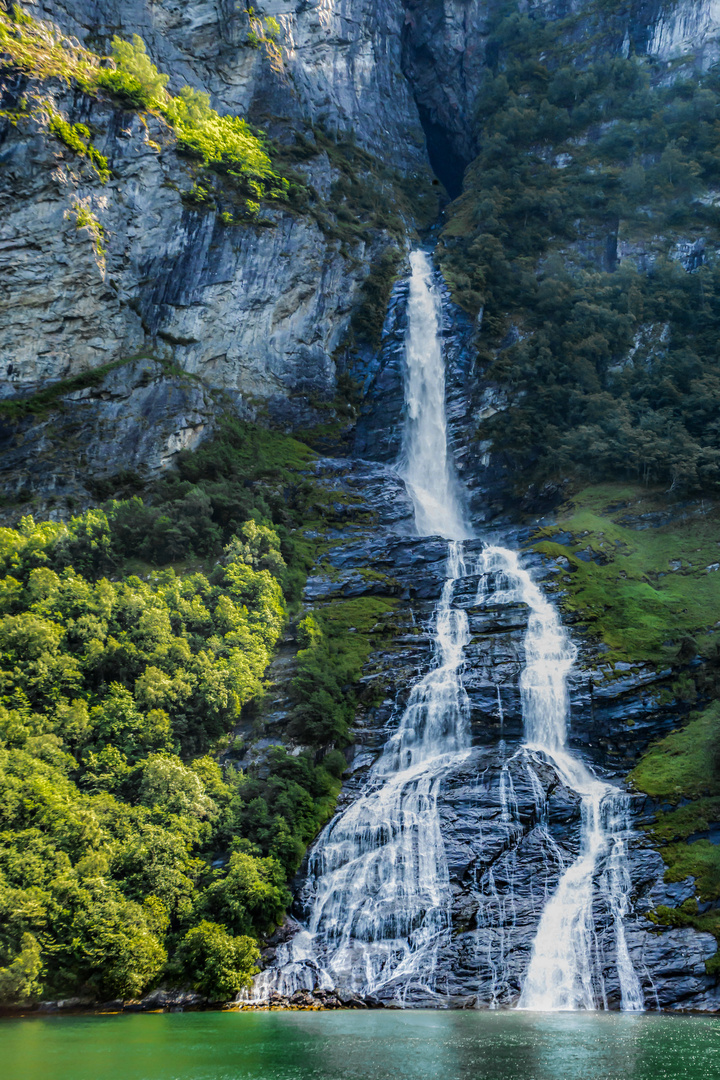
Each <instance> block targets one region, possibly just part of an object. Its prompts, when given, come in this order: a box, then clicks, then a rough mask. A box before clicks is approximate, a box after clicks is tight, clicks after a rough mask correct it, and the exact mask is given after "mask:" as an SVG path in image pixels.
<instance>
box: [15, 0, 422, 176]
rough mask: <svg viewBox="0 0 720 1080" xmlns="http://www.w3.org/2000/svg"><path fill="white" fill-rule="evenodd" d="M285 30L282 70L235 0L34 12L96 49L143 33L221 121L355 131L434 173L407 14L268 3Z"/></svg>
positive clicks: (88, 5)
mask: <svg viewBox="0 0 720 1080" xmlns="http://www.w3.org/2000/svg"><path fill="white" fill-rule="evenodd" d="M252 7H253V9H254V11H255V13H256V14H257V16H259V17H261V18H264V17H267V16H273V17H274V18H275V19H276V20H277V21H278V23H279V25H280V28H281V30H280V35H279V37H278V39H277V44H278V46H279V47H280V50H281V53H282V70H281V71H280V72H279V73H278V72H275V71H273V69H272V67H271V65H270V64H269V63H268V58H267V56H266V54H265V52H264V50H263V49H262V48H260V49H258V48H253V47H252V46H251V43H250V41H249V38H248V35H249V32H250V30H251V27H250V22H249V18H248V15H247V12H246V11H245V8H244V6H243V5H236V4H234V3H230V2H229V0H220V3H217V2H216V0H189V2H187V3H178V2H177V0H109V2H107V3H106V2H103V3H102V4H99V3H96V2H95V0H40V2H39V3H36V4H29V5H28V9H29V10H30V11H31V12H32V14H33V15H35V17H37V18H45V19H53V20H54V21H56V22H57V23H59V24H60V26H61V27H62V28H63V30H65V31H66V32H67V33H71V34H74V35H76V36H77V37H78V38H79V39H80V40H81V41H87V42H88V43H90V44H91V47H92V48H103V47H105V48H108V49H109V45H110V41H111V39H112V37H113V35H114V34H118V35H120V37H124V38H126V39H129V38H131V37H132V35H133V34H139V35H140V36H141V37H142V38H143V39H144V41H145V43H146V45H147V48H148V52H149V53H150V54H151V56H152V58H153V60H154V61H155V63H156V64H157V65H158V67H159V68H160V70H162V71H165V72H167V73H169V74H170V83H169V84H168V85H169V89H170V90H171V92H175V93H177V91H178V90H179V89H180V87H181V86H182V85H183V84H185V83H188V84H189V85H191V86H196V87H198V88H200V89H203V90H207V91H208V92H209V93H210V94H211V96H212V102H213V105H214V106H215V107H216V108H218V109H219V111H220V112H223V113H225V112H232V113H238V114H240V115H247V114H248V113H251V114H252V113H257V114H259V115H263V116H270V115H275V116H279V117H285V118H287V119H289V120H291V121H305V122H309V123H311V124H312V123H314V122H320V121H321V122H323V123H324V124H325V126H326V127H327V128H329V129H330V130H334V131H342V132H348V131H351V130H352V131H353V132H354V133H355V135H356V137H357V139H358V141H359V142H360V144H361V145H362V146H364V147H366V148H367V149H368V150H370V151H371V152H372V153H374V154H377V155H378V156H379V157H381V158H383V159H384V160H385V161H386V162H387V163H392V164H394V165H397V166H398V167H402V168H404V169H406V170H408V171H412V170H420V169H424V168H425V167H426V158H425V150H424V139H423V135H422V130H421V127H420V124H419V121H418V115H417V110H416V109H415V107H414V104H413V101H412V94H411V91H410V89H409V87H408V84H407V82H406V80H405V78H404V77H403V73H402V70H401V53H402V49H401V33H402V27H403V23H404V13H403V10H402V7H401V6H400V5H399V4H395V3H392V2H391V0H328V2H323V3H318V2H316V0H310V2H308V3H301V4H298V3H296V2H295V0H263V2H262V3H260V4H253V5H252Z"/></svg>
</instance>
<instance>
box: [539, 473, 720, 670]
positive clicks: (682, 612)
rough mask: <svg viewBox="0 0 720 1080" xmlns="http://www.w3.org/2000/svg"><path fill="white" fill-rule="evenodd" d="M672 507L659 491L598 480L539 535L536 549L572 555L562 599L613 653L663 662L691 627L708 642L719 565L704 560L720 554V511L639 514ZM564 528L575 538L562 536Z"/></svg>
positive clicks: (717, 601) (719, 587)
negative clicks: (655, 518) (664, 518)
mask: <svg viewBox="0 0 720 1080" xmlns="http://www.w3.org/2000/svg"><path fill="white" fill-rule="evenodd" d="M667 512H668V505H667V501H666V500H665V499H664V498H663V497H662V494H658V495H656V496H653V495H652V494H648V493H647V492H646V491H644V490H643V489H642V488H640V487H636V488H632V487H628V486H627V485H613V484H603V485H597V486H593V487H589V488H584V489H583V490H582V491H580V492H578V494H577V495H575V496H573V498H572V499H571V500H570V501H569V502H568V503H567V504H565V505H564V506H562V507H561V508H560V509H559V511H558V513H557V524H556V525H552V526H546V527H544V528H542V529H540V530H538V532H537V533H536V534H535V535H534V537H533V544H534V546H535V548H536V550H537V551H539V552H541V553H543V554H546V555H549V556H551V557H552V558H559V557H563V558H565V559H567V562H568V569H567V571H566V572H563V573H561V577H560V580H561V584H562V586H563V589H564V590H565V593H566V595H565V597H564V598H563V606H564V607H565V608H566V609H568V610H571V611H574V612H576V613H577V614H578V616H579V617H580V619H581V621H582V623H583V624H584V625H585V626H586V627H587V628H588V629H589V630H590V631H592V632H593V633H594V634H597V635H598V637H600V638H601V639H602V640H603V641H604V642H605V644H606V645H607V646H608V648H609V653H608V658H609V659H610V660H626V661H650V662H654V663H662V662H667V661H668V660H671V659H674V658H675V656H676V655H677V651H678V644H677V643H678V642H679V641H680V640H681V639H682V638H683V637H685V636H687V635H693V636H695V637H697V638H698V642H699V643H700V644H703V643H704V644H706V645H707V646H708V647H710V646H711V644H712V636H713V635H712V632H713V630H714V627H715V623H716V622H717V616H718V611H720V573H714V572H712V571H710V572H708V570H707V567H708V566H711V565H713V564H714V563H716V562H717V561H718V560H719V559H720V548H719V547H718V540H717V537H718V522H719V521H720V514H719V513H718V510H717V508H715V507H714V506H713V505H712V504H709V505H708V506H707V512H706V513H704V514H692V515H691V514H683V513H682V512H680V511H678V512H677V519H678V520H676V521H672V522H671V523H669V524H666V525H661V526H659V527H653V526H651V527H648V526H647V524H646V521H645V520H643V518H642V515H648V514H649V515H652V514H657V513H662V514H665V515H667ZM630 519H633V520H632V522H631V521H630ZM635 525H637V526H641V527H633V526H635ZM643 526H644V527H643ZM562 533H569V534H570V539H568V540H567V541H565V538H563V542H562V543H560V542H558V540H557V536H558V535H559V534H562ZM676 561H679V562H680V563H681V564H682V565H681V568H680V569H673V565H674V564H675V563H676ZM708 635H709V636H708Z"/></svg>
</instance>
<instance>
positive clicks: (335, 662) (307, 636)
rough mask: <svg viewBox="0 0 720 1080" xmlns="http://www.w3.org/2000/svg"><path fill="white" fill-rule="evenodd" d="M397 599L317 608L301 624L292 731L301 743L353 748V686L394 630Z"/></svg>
mask: <svg viewBox="0 0 720 1080" xmlns="http://www.w3.org/2000/svg"><path fill="white" fill-rule="evenodd" d="M396 604H397V601H396V600H395V599H393V598H379V597H366V596H365V597H359V598H357V599H354V600H335V601H333V602H331V603H329V604H325V605H323V606H322V607H318V608H317V609H315V610H314V611H313V612H312V613H310V614H309V615H307V616H306V617H305V618H304V619H303V620H302V622H301V623H300V624H299V628H298V630H299V641H300V645H301V649H300V652H299V653H298V663H297V674H296V676H295V678H294V679H293V682H292V686H291V694H292V697H293V699H294V701H295V708H294V710H293V716H292V721H291V724H290V731H291V733H292V734H293V735H294V736H295V737H296V738H297V739H299V740H301V741H308V742H311V743H314V744H320V745H328V746H329V745H334V746H338V747H344V746H348V745H349V744H350V742H351V738H350V725H351V723H352V720H353V717H354V715H355V712H356V709H357V706H358V701H359V697H358V693H357V690H356V687H355V685H354V684H356V683H357V681H358V680H359V678H360V676H361V674H362V670H363V666H364V665H365V664H366V663H367V661H368V659H369V656H370V653H371V652H372V650H373V649H374V648H377V647H378V646H379V645H380V644H381V643H382V640H383V636H387V635H388V634H389V632H390V626H389V616H390V613H391V612H393V610H394V608H395V606H396Z"/></svg>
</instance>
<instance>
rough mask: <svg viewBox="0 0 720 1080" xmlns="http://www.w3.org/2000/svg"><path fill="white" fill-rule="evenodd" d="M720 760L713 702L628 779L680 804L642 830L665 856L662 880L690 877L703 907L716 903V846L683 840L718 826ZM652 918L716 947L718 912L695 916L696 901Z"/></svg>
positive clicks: (719, 707) (719, 868)
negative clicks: (701, 933) (710, 937)
mask: <svg viewBox="0 0 720 1080" xmlns="http://www.w3.org/2000/svg"><path fill="white" fill-rule="evenodd" d="M719 759H720V702H715V703H713V704H712V705H710V706H709V707H708V708H707V709H705V710H704V712H702V713H700V714H699V715H695V716H693V717H692V718H691V719H690V721H689V722H688V723H687V724H686V725H685V727H683V728H680V729H679V730H678V731H673V732H671V733H670V734H669V735H666V736H665V738H663V739H660V740H659V741H658V742H656V743H654V744H653V745H652V746H651V747H650V749H649V750H648V751H647V753H645V754H644V755H643V757H642V758H641V759H640V762H639V763H638V765H637V766H636V767H635V768H634V769H633V771H632V772H631V773H630V775H629V777H628V779H629V781H630V782H631V784H633V786H634V787H636V788H638V789H639V790H641V791H644V792H646V793H647V794H648V795H651V796H653V797H654V798H656V799H658V800H660V801H662V802H670V803H672V804H678V803H682V804H683V805H680V806H677V805H676V806H675V808H674V809H671V810H662V811H660V812H659V813H658V814H657V817H656V820H655V821H654V822H653V823H652V824H651V825H649V826H646V828H645V831H646V833H647V836H648V840H649V841H650V842H651V843H652V845H653V846H654V847H657V848H658V850H659V851H660V854H661V855H662V857H663V861H664V863H665V865H666V868H667V869H666V871H665V881H667V882H677V881H684V880H685V879H686V878H687V877H693V878H694V879H695V888H696V892H697V897H698V899H700V900H701V901H703V902H706V901H715V900H718V899H720V845H717V844H713V843H711V842H710V841H709V840H707V839H704V838H701V839H696V840H694V841H692V842H691V843H688V842H687V841H688V839H689V838H690V837H692V836H693V835H694V834H696V833H702V832H705V831H706V830H707V829H708V828H709V827H710V825H712V824H714V823H716V822H718V821H720V770H719V769H718V764H719ZM686 800H689V801H686ZM650 917H651V918H652V919H653V921H655V922H657V923H658V924H661V925H664V926H693V927H695V929H697V930H706V931H708V932H709V933H711V934H714V935H715V937H716V938H717V939H718V941H719V942H720V913H719V912H716V911H711V912H707V913H706V914H704V915H700V914H698V905H697V900H695V899H691V900H688V901H686V902H685V903H684V904H682V905H681V907H680V908H670V907H667V906H664V905H661V906H659V907H658V908H657V909H656V910H655V912H653V913H652V914H651V916H650ZM718 970H720V961H718V960H716V958H715V957H713V958H712V959H711V960H710V961H708V971H718Z"/></svg>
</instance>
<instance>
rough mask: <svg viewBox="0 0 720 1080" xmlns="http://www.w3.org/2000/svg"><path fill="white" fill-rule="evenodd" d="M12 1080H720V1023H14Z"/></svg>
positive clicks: (236, 1019) (327, 1017)
mask: <svg viewBox="0 0 720 1080" xmlns="http://www.w3.org/2000/svg"><path fill="white" fill-rule="evenodd" d="M0 1047H1V1051H0V1054H1V1061H2V1067H1V1069H0V1074H1V1075H2V1077H3V1080H47V1078H50V1080H400V1078H401V1080H720V1022H718V1020H716V1019H715V1018H711V1017H684V1016H668V1015H657V1014H651V1013H643V1014H636V1015H633V1014H628V1013H588V1012H576V1013H570V1014H568V1013H565V1014H562V1015H556V1014H549V1015H548V1014H539V1013H522V1012H494V1013H493V1012H476V1011H471V1012H464V1011H463V1012H445V1011H443V1012H438V1011H433V1012H427V1011H420V1010H418V1011H414V1010H413V1011H411V1010H402V1011H386V1012H383V1011H370V1012H364V1013H363V1012H360V1013H358V1012H339V1013H330V1012H327V1013H315V1012H310V1013H307V1012H289V1013H288V1012H260V1013H185V1014H183V1015H176V1014H164V1015H162V1014H155V1015H140V1016H137V1015H135V1016H132V1015H131V1016H128V1015H124V1016H123V1015H120V1016H107V1017H48V1018H35V1019H32V1020H0Z"/></svg>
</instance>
